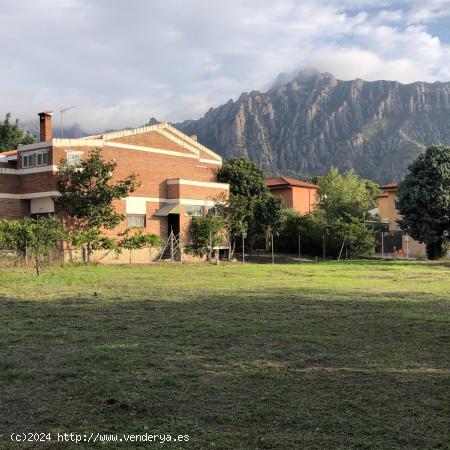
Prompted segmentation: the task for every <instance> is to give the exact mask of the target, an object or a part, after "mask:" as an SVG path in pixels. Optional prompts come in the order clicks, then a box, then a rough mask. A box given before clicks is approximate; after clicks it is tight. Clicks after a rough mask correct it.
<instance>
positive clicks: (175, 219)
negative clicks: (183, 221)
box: [167, 214, 180, 236]
mask: <svg viewBox="0 0 450 450" xmlns="http://www.w3.org/2000/svg"><path fill="white" fill-rule="evenodd" d="M167 223H168V234H169V235H170V233H171V232H172V231H173V234H174V235H175V236H177V235H178V234H180V215H179V214H169V215H168V216H167Z"/></svg>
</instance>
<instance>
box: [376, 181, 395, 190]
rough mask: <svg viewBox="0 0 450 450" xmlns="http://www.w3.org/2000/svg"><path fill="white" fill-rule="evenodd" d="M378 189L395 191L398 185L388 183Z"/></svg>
mask: <svg viewBox="0 0 450 450" xmlns="http://www.w3.org/2000/svg"><path fill="white" fill-rule="evenodd" d="M380 189H381V190H382V191H395V190H396V189H398V183H388V184H385V185H384V186H380Z"/></svg>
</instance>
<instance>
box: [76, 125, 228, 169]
mask: <svg viewBox="0 0 450 450" xmlns="http://www.w3.org/2000/svg"><path fill="white" fill-rule="evenodd" d="M144 134H147V135H149V134H153V135H156V134H158V135H159V136H160V137H164V138H166V139H168V140H169V141H171V142H172V143H173V144H176V145H177V146H178V147H179V148H180V149H183V150H185V151H188V152H191V153H194V154H195V155H197V156H198V157H199V158H204V159H208V158H209V159H212V160H215V161H219V162H221V161H222V158H221V156H219V155H218V154H217V153H215V152H213V151H212V150H210V149H209V148H207V147H205V146H204V145H202V144H200V142H198V141H197V140H196V139H193V138H191V137H190V136H188V135H186V134H184V133H182V132H181V131H180V130H178V129H177V128H175V127H174V126H172V125H170V124H169V123H158V124H156V125H149V126H145V127H140V128H133V129H127V130H120V131H111V132H109V133H104V134H101V135H95V136H87V137H84V138H80V139H74V140H73V141H79V142H80V143H81V142H82V141H86V140H87V141H102V142H104V143H105V144H106V143H107V142H108V141H109V142H115V141H119V142H120V141H123V140H124V139H126V138H132V137H138V136H139V135H144Z"/></svg>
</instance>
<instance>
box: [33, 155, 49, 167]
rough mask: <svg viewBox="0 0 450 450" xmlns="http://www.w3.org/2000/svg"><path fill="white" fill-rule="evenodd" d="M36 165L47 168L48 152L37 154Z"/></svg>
mask: <svg viewBox="0 0 450 450" xmlns="http://www.w3.org/2000/svg"><path fill="white" fill-rule="evenodd" d="M36 165H37V166H46V165H48V152H42V153H37V154H36Z"/></svg>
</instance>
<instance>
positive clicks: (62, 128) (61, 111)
mask: <svg viewBox="0 0 450 450" xmlns="http://www.w3.org/2000/svg"><path fill="white" fill-rule="evenodd" d="M73 108H75V106H69V107H68V108H63V109H61V110H60V114H61V139H64V126H63V113H65V112H66V111H69V109H73Z"/></svg>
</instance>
